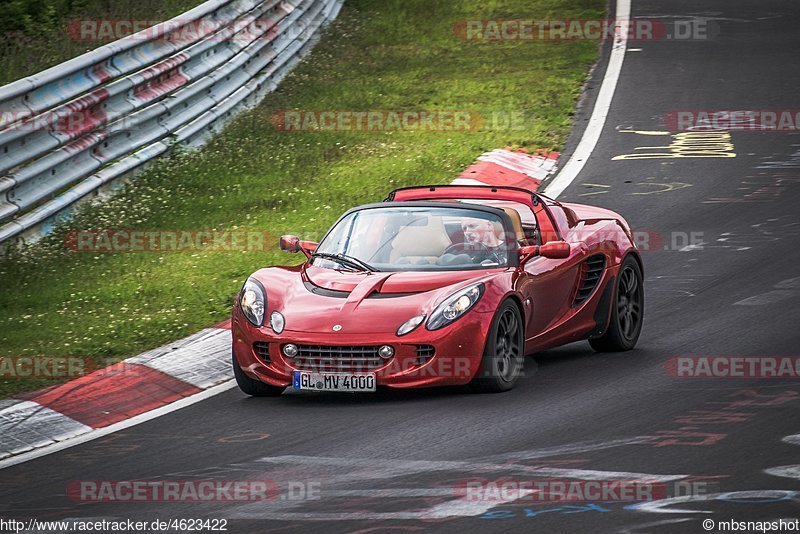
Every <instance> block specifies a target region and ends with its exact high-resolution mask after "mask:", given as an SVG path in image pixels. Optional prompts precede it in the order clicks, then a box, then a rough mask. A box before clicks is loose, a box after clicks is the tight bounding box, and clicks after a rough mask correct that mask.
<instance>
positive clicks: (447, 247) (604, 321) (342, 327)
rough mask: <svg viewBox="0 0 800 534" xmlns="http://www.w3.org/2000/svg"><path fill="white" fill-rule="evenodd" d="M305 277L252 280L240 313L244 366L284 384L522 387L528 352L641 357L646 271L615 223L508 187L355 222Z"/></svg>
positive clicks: (450, 189)
mask: <svg viewBox="0 0 800 534" xmlns="http://www.w3.org/2000/svg"><path fill="white" fill-rule="evenodd" d="M281 248H282V249H283V250H285V251H287V252H303V253H304V254H305V255H306V257H307V259H306V261H305V262H304V263H303V264H301V265H298V266H294V267H285V266H284V267H268V268H264V269H260V270H258V271H256V272H255V273H253V274H252V275H251V276H250V277H249V278H248V279H247V281H246V282H245V284H244V286H243V287H242V290H241V292H240V293H239V295H238V296H237V298H236V301H235V304H234V306H233V369H234V374H235V376H236V380H237V382H238V384H239V387H240V388H241V389H242V391H244V392H245V393H247V394H249V395H255V396H270V395H279V394H281V393H282V392H283V391H284V390H285V389H286V388H287V387H293V388H295V389H299V390H314V391H348V392H357V391H375V389H376V387H377V386H381V385H383V386H390V387H396V388H408V387H425V386H444V385H456V384H469V385H470V386H471V387H472V388H473V389H474V390H476V391H481V392H497V391H506V390H508V389H511V388H512V387H513V386H514V384H515V383H516V382H517V379H518V377H519V375H520V371H521V369H522V366H523V359H524V357H525V355H526V354H531V353H534V352H537V351H541V350H543V349H547V348H549V347H554V346H557V345H563V344H565V343H570V342H573V341H577V340H581V339H588V340H589V343H590V344H591V345H592V347H593V348H594V349H595V350H598V351H624V350H629V349H631V348H633V347H634V345H635V344H636V341H637V340H638V338H639V333H640V331H641V328H642V319H643V317H644V286H643V281H642V262H641V258H640V256H639V252H638V250H637V249H636V246H635V244H634V239H633V236H632V234H631V230H630V227H629V226H628V224H627V223H626V222H625V220H624V219H623V218H622V217H620V216H619V215H617V214H616V213H614V212H611V211H608V210H605V209H601V208H596V207H591V206H584V205H579V204H567V203H559V202H556V201H554V200H552V199H549V198H547V197H546V196H544V195H541V194H537V193H534V192H531V191H528V190H525V189H519V188H513V187H491V186H472V185H468V186H464V185H436V186H424V187H409V188H404V189H398V190H396V191H394V192H392V193H391V194H390V195H389V197H388V198H387V199H386V200H385V201H384V202H382V203H378V204H367V205H365V206H359V207H357V208H353V209H351V210H350V211H348V212H347V213H345V214H344V215H343V216H342V217H341V218H340V219H339V220H338V221H337V222H336V224H334V225H333V227H332V228H331V229H330V230H329V231H328V233H327V234H326V235H325V237H324V238H323V239H322V241H321V242H320V243H319V244H317V243H311V242H306V241H300V240H299V239H298V238H297V237H296V236H283V237H281Z"/></svg>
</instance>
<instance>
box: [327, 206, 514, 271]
mask: <svg viewBox="0 0 800 534" xmlns="http://www.w3.org/2000/svg"><path fill="white" fill-rule="evenodd" d="M506 237H507V233H506V232H505V231H504V227H503V222H502V220H501V219H500V217H499V216H498V215H496V214H494V213H491V212H488V211H483V210H478V209H472V208H471V207H464V208H460V207H449V206H448V207H444V206H443V207H427V206H426V207H412V206H408V207H401V206H392V207H386V208H383V207H379V208H365V209H362V210H358V211H354V212H352V213H350V214H348V215H347V216H345V217H344V218H342V219H341V220H340V221H339V222H338V223H337V224H336V226H335V227H334V228H333V229H331V231H330V232H329V233H328V235H327V236H326V237H325V239H323V241H322V242H321V243H320V244H319V247H317V249H316V254H319V256H316V257H314V258H313V259H312V261H313V264H314V265H316V266H318V267H325V268H329V269H348V270H366V269H365V268H364V265H366V266H367V267H370V268H373V269H374V270H378V271H436V270H451V271H452V270H462V269H480V268H496V267H507V266H508V265H509V261H510V259H511V258H513V257H514V256H513V254H514V253H515V252H516V246H517V245H516V242H515V241H514V239H510V240H507V239H506ZM331 255H337V256H339V260H341V261H339V260H337V259H336V258H333V257H331Z"/></svg>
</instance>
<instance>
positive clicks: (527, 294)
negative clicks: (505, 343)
mask: <svg viewBox="0 0 800 534" xmlns="http://www.w3.org/2000/svg"><path fill="white" fill-rule="evenodd" d="M553 207H555V206H553ZM531 211H532V213H533V216H534V217H535V219H536V224H537V230H538V231H537V239H538V240H539V243H538V244H544V243H543V241H544V242H549V241H557V240H560V239H561V236H562V235H565V234H566V232H564V231H563V229H562V228H561V227H560V225H559V223H558V222H557V220H555V219H554V217H553V216H552V213H551V211H550V207H549V206H547V205H546V204H545V203H543V202H539V203H538V204H537V206H534V207H533V209H532V210H531ZM526 215H528V214H527V213H526ZM524 219H525V217H523V220H524ZM570 245H571V251H570V255H569V257H567V258H564V259H551V258H544V257H541V256H537V257H534V258H531V259H530V260H529V261H528V262H527V263H526V264H525V265H524V266H523V267H522V269H520V272H519V277H518V280H517V284H516V285H517V289H518V291H519V292H520V293H521V294H522V296H523V306H524V308H525V323H526V324H525V327H526V335H525V338H526V340H531V339H533V338H535V337H537V336H540V335H542V334H543V333H546V332H548V331H549V330H551V329H553V328H554V327H556V326H558V325H559V324H561V323H563V322H564V321H565V320H567V319H568V318H569V317H570V316H571V315H572V311H573V308H572V303H573V300H574V297H575V291H576V288H577V283H578V277H579V275H580V268H581V267H580V262H581V260H582V259H583V252H582V248H583V247H582V245H581V244H580V243H570Z"/></svg>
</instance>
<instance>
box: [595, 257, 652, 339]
mask: <svg viewBox="0 0 800 534" xmlns="http://www.w3.org/2000/svg"><path fill="white" fill-rule="evenodd" d="M643 322H644V280H643V279H642V269H641V268H640V267H639V263H638V262H637V261H636V260H635V259H634V258H633V257H632V256H626V257H625V259H624V260H623V261H622V264H621V265H620V267H619V276H618V277H617V280H616V284H615V287H614V298H613V300H612V303H611V317H610V319H609V322H608V328H606V331H605V333H604V334H603V335H602V336H600V337H598V338H594V339H590V340H589V344H590V345H591V346H592V348H593V349H594V350H596V351H597V352H623V351H626V350H631V349H632V348H633V347H635V346H636V342H637V341H638V340H639V334H641V332H642V323H643Z"/></svg>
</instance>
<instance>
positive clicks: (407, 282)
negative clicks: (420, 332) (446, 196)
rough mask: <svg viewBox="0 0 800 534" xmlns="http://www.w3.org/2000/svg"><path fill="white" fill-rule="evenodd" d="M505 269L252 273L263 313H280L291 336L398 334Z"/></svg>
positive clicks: (280, 270) (279, 270) (269, 270)
mask: <svg viewBox="0 0 800 534" xmlns="http://www.w3.org/2000/svg"><path fill="white" fill-rule="evenodd" d="M506 270H507V269H491V270H485V269H480V270H471V271H445V272H430V271H427V272H375V273H367V272H344V271H336V270H333V269H323V268H319V267H314V266H310V265H308V264H303V265H300V266H296V267H270V268H266V269H262V270H260V271H258V272H256V273H254V275H253V276H254V277H255V278H257V279H258V280H259V281H260V282H261V283H262V284H263V285H264V287H265V288H266V291H267V308H268V311H269V312H270V313H271V312H272V311H279V312H281V313H282V314H283V315H284V317H285V319H286V330H287V331H295V332H325V333H330V332H332V328H333V326H334V325H340V326H341V327H342V328H341V330H340V332H341V333H342V334H343V335H344V334H347V333H350V334H356V333H378V332H391V333H394V332H396V331H397V328H398V327H399V326H400V325H401V324H403V323H404V322H405V321H407V320H408V319H410V318H412V317H415V316H417V315H420V314H422V313H425V314H430V312H431V311H432V310H433V308H434V307H435V306H436V305H437V304H438V303H439V302H441V300H442V299H444V298H445V297H447V296H448V295H450V294H451V293H452V292H454V291H457V290H458V289H460V288H461V287H464V286H467V285H469V284H470V283H476V282H480V281H487V280H488V279H491V278H492V277H493V276H496V275H497V274H499V273H502V272H505V271H506Z"/></svg>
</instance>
